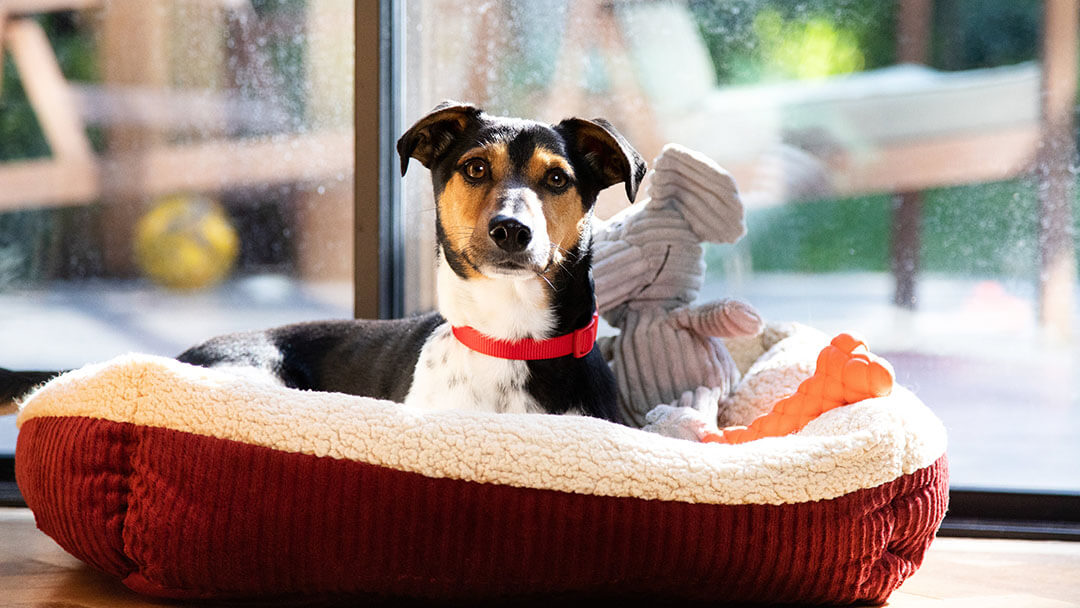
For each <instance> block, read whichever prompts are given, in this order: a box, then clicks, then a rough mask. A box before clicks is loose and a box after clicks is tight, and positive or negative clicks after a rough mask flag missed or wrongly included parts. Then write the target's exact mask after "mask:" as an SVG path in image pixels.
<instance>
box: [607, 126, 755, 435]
mask: <svg viewBox="0 0 1080 608" xmlns="http://www.w3.org/2000/svg"><path fill="white" fill-rule="evenodd" d="M648 182H649V186H648V196H649V198H648V200H646V201H643V202H640V203H638V204H636V205H632V206H631V207H629V208H627V209H625V210H623V211H622V212H620V213H618V214H617V215H615V216H614V217H612V218H611V219H610V220H609V221H608V222H606V223H603V224H600V225H598V227H597V228H596V229H594V233H593V234H594V244H593V276H594V277H595V282H596V297H597V303H598V305H599V309H600V314H601V315H603V317H604V319H605V320H606V321H607V322H608V323H610V324H611V325H612V326H614V327H617V328H619V330H620V333H619V335H618V336H615V337H613V338H607V339H605V340H604V341H602V343H601V347H602V348H603V350H604V353H605V356H606V357H607V359H608V361H609V362H610V363H611V366H612V369H613V370H614V372H615V378H616V380H617V381H618V390H619V395H618V397H619V410H620V414H621V415H622V418H623V422H625V423H626V424H628V425H631V426H636V427H642V426H645V424H646V422H647V420H646V414H648V413H649V411H651V410H652V409H653V408H654V407H655V406H657V405H661V404H670V405H675V406H682V407H693V408H694V409H696V410H698V412H697V414H698V415H700V416H701V417H702V419H705V420H712V421H715V420H716V416H717V408H718V403H719V402H720V401H721V400H722V399H724V398H726V397H727V396H728V395H730V394H731V392H732V391H733V390H734V387H735V385H736V383H738V381H739V370H738V368H737V367H736V366H735V362H734V361H733V360H732V358H731V355H730V353H728V350H727V348H725V346H724V343H723V342H722V341H721V340H720V338H730V337H738V336H747V335H755V334H757V333H759V332H760V331H761V329H762V320H761V317H760V316H759V315H758V314H757V312H755V311H754V309H753V308H752V307H751V306H750V305H749V304H745V303H743V302H740V301H738V300H734V299H721V300H715V301H711V302H706V303H702V304H696V305H691V302H693V301H694V299H695V298H697V295H698V292H699V291H700V289H701V286H702V282H703V278H704V274H705V259H704V251H703V250H702V247H701V243H702V242H703V241H707V242H711V243H734V242H735V241H737V240H738V239H740V238H741V237H742V236H743V235H744V234H746V225H745V222H744V211H743V204H742V201H741V200H740V198H739V194H738V191H737V190H736V187H735V181H734V180H733V179H732V178H731V175H729V174H728V173H727V172H726V171H724V170H723V169H722V168H720V166H718V165H717V164H716V163H715V162H713V161H712V160H711V159H709V158H707V157H706V156H704V155H702V154H700V153H698V152H695V151H693V150H690V149H688V148H685V147H682V146H679V145H676V144H668V145H667V146H665V147H664V149H663V150H662V151H661V153H660V156H658V157H657V158H656V160H655V161H654V163H653V170H652V173H651V175H650V177H649V179H648Z"/></svg>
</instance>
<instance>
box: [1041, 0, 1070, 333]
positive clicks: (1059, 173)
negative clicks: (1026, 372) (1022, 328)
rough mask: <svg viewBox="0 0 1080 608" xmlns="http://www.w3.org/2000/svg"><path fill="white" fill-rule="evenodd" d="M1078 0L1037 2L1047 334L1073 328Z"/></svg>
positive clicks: (1043, 313)
mask: <svg viewBox="0 0 1080 608" xmlns="http://www.w3.org/2000/svg"><path fill="white" fill-rule="evenodd" d="M1078 27H1080V0H1046V2H1044V4H1043V43H1042V67H1043V81H1042V146H1041V147H1040V149H1039V158H1038V160H1039V163H1038V168H1037V174H1038V179H1039V215H1038V241H1039V254H1040V260H1039V321H1040V323H1041V325H1042V326H1043V328H1044V329H1045V330H1046V331H1047V333H1048V334H1049V336H1050V337H1052V338H1055V339H1063V340H1068V339H1070V338H1071V336H1072V331H1073V314H1074V313H1073V311H1074V308H1075V290H1076V250H1075V241H1074V234H1073V214H1072V201H1073V191H1074V187H1075V181H1076V176H1075V175H1073V173H1072V172H1071V171H1070V167H1071V165H1072V164H1073V163H1074V162H1075V160H1076V141H1075V139H1074V132H1073V130H1074V124H1073V112H1074V109H1075V106H1076V86H1077V46H1078V36H1077V28H1078Z"/></svg>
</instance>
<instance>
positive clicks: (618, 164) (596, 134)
mask: <svg viewBox="0 0 1080 608" xmlns="http://www.w3.org/2000/svg"><path fill="white" fill-rule="evenodd" d="M557 129H558V130H560V131H562V132H563V133H564V134H565V136H567V137H568V139H569V141H571V142H572V143H573V145H575V146H576V147H577V150H578V152H580V153H581V155H582V156H583V157H584V159H585V162H587V163H589V165H590V166H591V167H592V168H593V170H594V171H595V172H596V175H597V176H598V178H599V180H600V189H601V190H603V189H604V188H607V187H608V186H611V185H613V184H617V183H619V182H624V183H625V184H626V197H627V198H628V199H630V202H631V203H632V202H634V199H635V198H637V191H638V186H639V185H641V180H642V179H643V178H644V177H645V161H644V160H642V158H641V155H640V154H638V152H637V150H635V149H634V147H633V146H631V145H630V142H628V141H626V138H625V137H623V136H622V134H620V133H619V132H618V131H616V130H615V127H613V126H612V125H611V123H610V122H608V121H606V120H604V119H603V118H596V119H593V120H585V119H584V118H567V119H566V120H564V121H562V122H560V123H559V124H558V127H557Z"/></svg>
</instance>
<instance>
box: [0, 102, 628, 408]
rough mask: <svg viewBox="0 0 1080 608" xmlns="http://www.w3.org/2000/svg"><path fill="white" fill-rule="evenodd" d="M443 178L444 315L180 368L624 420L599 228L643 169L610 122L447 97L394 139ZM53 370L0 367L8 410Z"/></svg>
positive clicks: (275, 339)
mask: <svg viewBox="0 0 1080 608" xmlns="http://www.w3.org/2000/svg"><path fill="white" fill-rule="evenodd" d="M397 151H398V154H399V155H400V159H401V174H402V176H404V175H405V173H406V170H407V169H408V167H409V163H410V159H416V160H417V161H419V162H420V164H422V165H423V166H424V167H426V168H427V169H428V170H429V171H430V173H431V180H432V185H433V187H434V192H435V203H436V204H435V208H436V237H437V239H436V240H437V244H438V262H437V263H438V269H437V301H438V308H437V312H433V313H430V314H426V315H421V316H416V317H412V318H407V319H397V320H378V321H362V320H348V321H325V322H309V323H298V324H293V325H286V326H283V327H278V328H274V329H269V330H266V331H259V332H248V333H237V334H229V335H225V336H220V337H217V338H212V339H210V340H208V341H207V342H204V343H203V344H200V345H198V346H195V347H193V348H191V349H189V350H187V351H186V352H184V353H182V354H181V355H180V356H179V357H177V359H178V360H180V361H182V362H185V363H190V364H194V365H200V366H207V367H223V368H234V369H237V370H242V371H244V372H245V373H252V372H256V373H259V374H268V375H269V376H270V377H271V378H272V379H273V380H274V381H275V382H279V383H281V384H283V385H284V386H287V387H291V388H296V389H304V390H314V391H332V392H340V393H348V394H352V395H361V396H366V397H374V398H378V399H388V400H392V401H397V402H404V403H405V404H407V405H414V406H418V407H425V408H445V409H466V410H478V411H488V412H517V413H525V412H535V413H550V414H579V415H585V416H593V417H597V418H603V419H607V420H611V421H618V413H617V407H616V397H615V395H616V392H615V380H614V376H613V375H612V372H611V370H610V368H609V367H608V365H607V363H606V362H605V360H604V359H603V357H602V356H601V354H600V351H599V348H598V347H597V346H596V345H595V338H596V323H597V316H596V301H595V296H594V292H593V282H592V275H591V270H590V264H591V259H592V254H591V234H592V232H591V228H590V222H591V218H592V214H593V208H594V206H595V204H596V197H597V194H598V193H599V192H600V191H601V190H603V189H605V188H607V187H609V186H612V185H615V184H619V183H622V184H624V185H625V190H626V196H627V198H628V199H629V200H630V202H631V203H632V202H633V201H634V199H635V197H636V195H637V190H638V186H639V184H640V182H641V180H642V178H643V177H644V175H645V169H646V167H645V162H644V161H643V160H642V158H641V156H640V155H639V154H638V152H637V151H636V150H634V148H633V147H632V146H631V145H630V144H629V143H628V142H627V140H626V139H625V138H624V137H623V136H622V135H621V134H619V132H618V131H617V130H616V129H615V128H614V127H613V126H612V125H611V124H610V123H609V122H607V121H605V120H603V119H594V120H585V119H581V118H569V119H566V120H563V121H562V122H559V123H558V124H554V125H549V124H544V123H540V122H536V121H531V120H523V119H517V118H506V117H497V116H491V115H488V114H487V113H485V112H484V111H483V110H482V109H480V108H479V107H476V106H474V105H471V104H466V103H457V102H444V103H442V104H440V105H439V106H437V107H436V108H435V109H434V110H432V111H431V112H430V113H429V114H427V115H426V116H424V117H422V118H421V119H420V120H419V121H417V122H416V124H414V125H413V126H412V127H411V128H409V129H408V131H406V133H405V134H404V135H403V136H402V137H401V139H400V140H398V142H397ZM55 374H56V372H11V371H8V370H0V403H2V402H3V401H5V400H11V399H13V398H15V397H17V396H19V395H21V394H23V393H25V392H26V391H28V390H30V389H32V387H33V386H34V385H35V384H38V383H40V382H42V381H44V380H46V379H48V378H49V377H51V376H53V375H55Z"/></svg>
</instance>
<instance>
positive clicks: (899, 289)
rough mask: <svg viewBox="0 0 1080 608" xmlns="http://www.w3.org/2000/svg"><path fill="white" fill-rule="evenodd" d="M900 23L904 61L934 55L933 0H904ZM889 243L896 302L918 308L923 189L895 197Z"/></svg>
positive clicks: (923, 59)
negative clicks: (932, 37)
mask: <svg viewBox="0 0 1080 608" xmlns="http://www.w3.org/2000/svg"><path fill="white" fill-rule="evenodd" d="M898 9H899V13H898V14H897V19H896V21H897V27H896V58H897V60H898V61H900V62H902V63H918V64H925V63H926V61H927V59H929V57H930V30H931V21H932V19H931V17H932V15H933V12H932V11H933V6H932V3H931V0H900V4H899V6H898ZM891 237H892V239H891V242H890V245H889V257H890V264H889V265H890V267H891V269H892V274H893V281H894V283H895V287H894V289H893V304H895V305H897V306H899V307H901V308H907V309H909V310H910V309H914V308H915V304H916V301H917V299H918V294H917V290H916V288H917V279H918V275H919V269H920V266H921V264H920V258H921V253H922V192H921V191H919V190H905V191H902V192H897V193H896V195H895V196H894V197H893V215H892V232H891Z"/></svg>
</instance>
